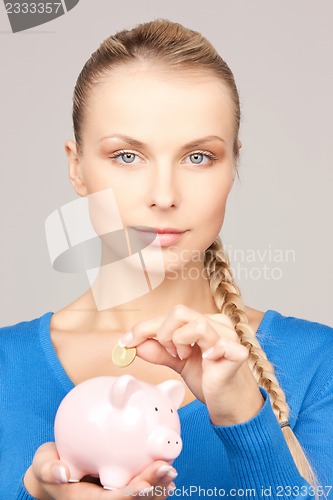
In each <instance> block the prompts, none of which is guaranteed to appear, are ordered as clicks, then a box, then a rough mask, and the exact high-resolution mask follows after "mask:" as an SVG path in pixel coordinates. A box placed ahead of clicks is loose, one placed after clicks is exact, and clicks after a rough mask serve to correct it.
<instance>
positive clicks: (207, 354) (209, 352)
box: [202, 347, 214, 359]
mask: <svg viewBox="0 0 333 500" xmlns="http://www.w3.org/2000/svg"><path fill="white" fill-rule="evenodd" d="M213 352H214V347H210V348H209V349H207V351H205V352H203V353H202V358H203V359H210V357H211V355H212V354H213Z"/></svg>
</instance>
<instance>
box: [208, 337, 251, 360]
mask: <svg viewBox="0 0 333 500" xmlns="http://www.w3.org/2000/svg"><path fill="white" fill-rule="evenodd" d="M248 356H249V351H248V350H247V349H246V347H245V346H243V345H242V344H240V343H237V342H232V341H230V340H227V339H219V340H218V341H217V342H216V344H215V345H214V346H212V347H210V348H209V349H207V350H206V351H204V352H203V354H202V357H203V359H206V360H209V361H218V360H220V359H222V358H224V359H226V360H228V361H234V362H244V361H245V360H246V359H247V358H248Z"/></svg>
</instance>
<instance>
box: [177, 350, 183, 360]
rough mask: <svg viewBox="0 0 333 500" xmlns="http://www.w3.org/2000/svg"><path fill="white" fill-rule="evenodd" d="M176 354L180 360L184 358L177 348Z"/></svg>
mask: <svg viewBox="0 0 333 500" xmlns="http://www.w3.org/2000/svg"><path fill="white" fill-rule="evenodd" d="M177 354H178V358H179V359H181V360H182V361H183V359H184V358H183V357H182V356H181V354H179V351H178V349H177Z"/></svg>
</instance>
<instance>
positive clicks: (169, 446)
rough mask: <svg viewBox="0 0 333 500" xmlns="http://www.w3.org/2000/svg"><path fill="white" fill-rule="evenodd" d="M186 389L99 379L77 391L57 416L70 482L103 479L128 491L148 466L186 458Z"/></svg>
mask: <svg viewBox="0 0 333 500" xmlns="http://www.w3.org/2000/svg"><path fill="white" fill-rule="evenodd" d="M184 395H185V387H184V385H183V384H181V383H180V382H178V381H176V380H166V381H165V382H162V383H161V384H158V385H152V384H148V383H146V382H142V381H140V380H137V379H136V378H134V377H132V376H131V375H123V376H121V377H96V378H92V379H90V380H86V381H85V382H82V383H81V384H79V385H77V386H76V387H74V389H72V390H71V391H70V392H69V393H68V394H67V396H66V397H65V398H64V399H63V401H62V402H61V404H60V406H59V409H58V411H57V414H56V418H55V424H54V433H55V442H56V446H57V450H58V453H59V456H60V458H61V460H63V461H64V462H65V463H66V464H67V465H68V467H69V470H70V481H73V482H75V481H79V480H80V479H81V478H82V477H83V476H85V475H91V476H96V477H99V478H100V482H101V484H102V485H103V486H104V488H106V489H114V488H122V487H124V486H125V485H126V484H128V482H129V480H130V479H131V478H132V477H134V476H135V475H137V474H139V473H140V472H141V471H142V470H143V469H144V468H145V467H146V466H147V465H149V464H150V463H152V462H154V461H155V460H158V459H161V460H165V461H167V462H169V463H170V464H171V463H172V462H173V460H174V459H175V458H176V457H177V456H178V455H179V454H180V452H181V449H182V440H181V438H180V422H179V417H178V413H177V409H178V408H179V407H180V405H181V402H182V401H183V399H184Z"/></svg>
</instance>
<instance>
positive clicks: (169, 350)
mask: <svg viewBox="0 0 333 500" xmlns="http://www.w3.org/2000/svg"><path fill="white" fill-rule="evenodd" d="M165 350H166V351H167V352H168V353H169V354H170V356H172V357H173V358H176V357H177V354H175V353H174V352H173V351H172V350H171V349H169V347H166V348H165Z"/></svg>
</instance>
